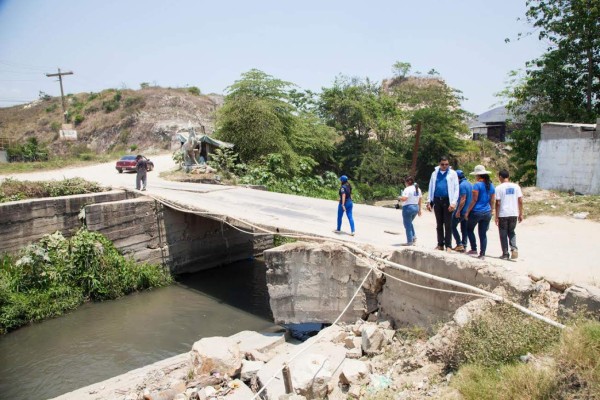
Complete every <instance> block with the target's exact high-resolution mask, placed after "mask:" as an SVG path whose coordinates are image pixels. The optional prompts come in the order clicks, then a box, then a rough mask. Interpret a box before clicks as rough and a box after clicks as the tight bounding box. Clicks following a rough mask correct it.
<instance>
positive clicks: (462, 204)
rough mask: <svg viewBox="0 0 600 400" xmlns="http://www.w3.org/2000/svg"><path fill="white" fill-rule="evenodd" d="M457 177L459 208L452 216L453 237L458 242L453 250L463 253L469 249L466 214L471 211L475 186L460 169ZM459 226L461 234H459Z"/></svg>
mask: <svg viewBox="0 0 600 400" xmlns="http://www.w3.org/2000/svg"><path fill="white" fill-rule="evenodd" d="M456 175H457V176H458V181H459V185H458V206H457V207H456V210H455V211H454V214H452V236H454V240H455V241H456V247H454V248H453V249H452V250H454V251H458V252H460V253H462V252H464V251H465V249H466V248H467V243H468V237H469V235H468V234H467V220H466V219H465V214H466V213H467V210H468V209H469V204H471V197H472V195H473V193H472V192H473V186H472V185H471V182H469V181H468V180H467V178H466V177H465V174H464V172H462V171H461V170H460V169H458V170H456ZM459 226H460V233H459V232H458V227H459Z"/></svg>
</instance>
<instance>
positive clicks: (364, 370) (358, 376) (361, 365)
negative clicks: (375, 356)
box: [340, 360, 370, 385]
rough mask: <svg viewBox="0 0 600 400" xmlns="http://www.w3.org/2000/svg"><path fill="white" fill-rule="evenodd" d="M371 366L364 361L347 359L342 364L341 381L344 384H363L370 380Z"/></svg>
mask: <svg viewBox="0 0 600 400" xmlns="http://www.w3.org/2000/svg"><path fill="white" fill-rule="evenodd" d="M369 373H370V368H369V365H368V364H367V363H365V362H363V361H358V360H346V362H344V364H343V365H342V373H341V374H340V382H341V383H342V384H344V385H363V384H365V383H367V382H368V381H369Z"/></svg>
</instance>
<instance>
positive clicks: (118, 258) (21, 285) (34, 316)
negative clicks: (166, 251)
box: [0, 229, 172, 333]
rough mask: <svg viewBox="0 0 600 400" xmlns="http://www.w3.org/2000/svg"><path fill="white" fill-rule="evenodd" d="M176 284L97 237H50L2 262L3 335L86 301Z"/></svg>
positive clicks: (155, 267)
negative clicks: (126, 256)
mask: <svg viewBox="0 0 600 400" xmlns="http://www.w3.org/2000/svg"><path fill="white" fill-rule="evenodd" d="M171 282H172V278H171V276H170V274H169V273H168V272H167V271H165V270H164V269H163V268H162V267H161V266H158V265H150V264H141V265H136V263H135V262H134V261H133V260H132V259H128V258H125V257H123V256H122V255H121V254H120V253H119V252H118V251H117V249H116V248H115V247H114V245H113V244H112V243H111V242H110V241H109V240H108V239H106V238H105V237H104V236H102V235H101V234H99V233H96V232H89V231H87V230H85V229H80V230H79V231H78V232H77V233H76V234H75V235H74V236H73V237H71V238H70V239H65V238H64V237H63V236H62V235H61V234H60V233H58V232H57V233H55V234H52V235H46V236H44V237H43V238H42V239H41V240H39V241H38V242H37V243H34V244H32V245H30V246H28V247H27V248H25V249H24V250H22V251H21V253H20V254H19V255H18V256H17V257H10V256H2V257H0V333H5V332H7V331H9V330H12V329H15V328H17V327H19V326H21V325H24V324H27V323H29V322H32V321H38V320H41V319H44V318H48V317H52V316H56V315H60V314H62V313H63V312H64V311H66V310H71V309H74V308H76V307H77V306H78V305H79V304H81V303H82V302H83V301H85V300H107V299H114V298H117V297H120V296H123V295H125V294H127V293H130V292H132V291H136V290H142V289H146V288H150V287H156V286H164V285H167V284H169V283H171Z"/></svg>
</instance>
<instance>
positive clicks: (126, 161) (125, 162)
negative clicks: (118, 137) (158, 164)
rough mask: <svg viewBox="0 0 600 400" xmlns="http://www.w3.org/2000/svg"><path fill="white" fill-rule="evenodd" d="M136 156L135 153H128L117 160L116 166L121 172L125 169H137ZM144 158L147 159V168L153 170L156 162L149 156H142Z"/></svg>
mask: <svg viewBox="0 0 600 400" xmlns="http://www.w3.org/2000/svg"><path fill="white" fill-rule="evenodd" d="M135 157H136V156H134V155H127V156H123V157H121V159H120V160H119V161H117V165H116V167H115V168H116V169H117V171H119V173H122V172H123V171H135V165H136V164H137V162H136V161H135ZM142 158H143V159H144V160H146V163H147V165H148V167H147V170H148V171H152V170H153V169H154V163H153V162H152V161H150V159H149V158H146V157H144V156H142Z"/></svg>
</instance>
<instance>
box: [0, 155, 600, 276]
mask: <svg viewBox="0 0 600 400" xmlns="http://www.w3.org/2000/svg"><path fill="white" fill-rule="evenodd" d="M152 160H153V161H154V164H155V170H154V171H152V172H149V173H148V191H147V192H146V193H147V194H148V195H153V196H157V197H161V198H164V199H167V200H170V201H175V202H177V203H179V204H182V205H188V206H191V207H194V208H197V209H201V210H205V211H209V212H211V213H218V214H224V215H228V216H230V217H235V218H240V219H243V220H246V221H249V222H251V223H254V224H261V225H266V226H271V227H273V228H279V229H282V230H293V231H296V232H304V233H309V234H318V235H322V236H329V237H336V238H338V239H343V240H348V241H352V242H357V243H368V244H373V245H376V246H384V247H392V248H400V246H401V245H402V243H404V242H405V241H406V236H405V234H404V228H403V225H402V215H401V212H400V211H399V210H395V209H393V208H382V207H375V206H368V205H362V204H357V205H355V207H354V219H355V221H356V236H350V235H348V232H349V226H348V221H347V220H344V223H343V225H342V230H345V232H346V233H342V234H335V233H333V229H335V224H336V215H337V202H335V201H330V200H321V199H313V198H307V197H301V196H293V195H286V194H280V193H271V192H265V191H260V190H254V189H248V188H242V187H235V186H220V185H208V184H196V183H183V182H170V181H166V180H164V179H161V178H159V177H158V174H159V173H160V172H162V171H166V170H170V169H172V168H173V167H174V166H175V165H174V162H173V161H172V159H171V156H170V155H161V156H155V157H152ZM114 165H115V163H106V164H98V165H94V166H88V167H79V168H66V169H61V170H55V171H44V172H36V173H25V174H11V175H8V176H10V177H12V178H16V179H22V180H48V179H62V178H71V177H82V178H85V179H88V180H92V181H97V182H100V183H102V184H104V185H110V186H112V187H113V188H128V189H134V188H135V174H134V173H122V174H119V173H118V172H117V171H116V169H115V167H114ZM6 177H7V176H0V179H3V178H6ZM415 229H416V233H417V237H418V242H417V247H419V248H422V249H424V250H427V251H432V252H433V251H435V250H432V249H433V248H434V247H435V246H436V233H435V218H434V216H433V213H429V212H427V211H426V210H425V209H424V212H423V216H422V217H417V218H416V219H415ZM390 232H391V233H390ZM394 233H396V234H394ZM599 238H600V224H599V223H595V222H591V221H587V220H577V219H574V218H571V217H566V216H565V217H548V216H541V217H533V218H528V219H525V220H524V221H523V223H521V224H519V226H518V227H517V244H518V246H519V258H518V259H517V260H516V261H502V260H499V259H498V257H499V256H500V254H501V249H500V242H499V239H498V230H497V228H496V226H495V225H493V224H492V225H491V226H490V230H489V231H488V250H487V258H486V261H485V262H487V263H492V264H495V265H498V266H501V267H503V268H507V269H511V270H515V271H519V272H523V273H528V274H531V275H534V276H537V277H540V276H543V277H546V278H547V279H550V280H553V281H557V282H563V283H588V284H594V285H599V284H600V246H599V245H598V239H599ZM446 255H447V257H467V256H466V255H464V254H457V253H454V254H453V253H447V254H446Z"/></svg>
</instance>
